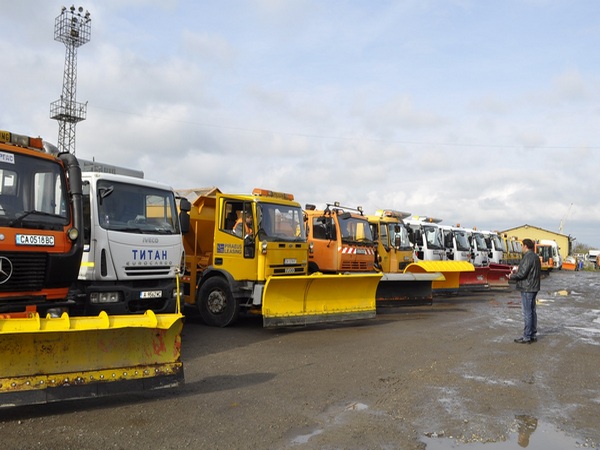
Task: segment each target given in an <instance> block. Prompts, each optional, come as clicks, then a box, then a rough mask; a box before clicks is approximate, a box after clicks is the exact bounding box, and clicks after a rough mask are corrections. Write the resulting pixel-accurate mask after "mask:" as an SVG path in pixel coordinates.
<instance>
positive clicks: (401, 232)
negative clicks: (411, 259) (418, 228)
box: [387, 223, 412, 250]
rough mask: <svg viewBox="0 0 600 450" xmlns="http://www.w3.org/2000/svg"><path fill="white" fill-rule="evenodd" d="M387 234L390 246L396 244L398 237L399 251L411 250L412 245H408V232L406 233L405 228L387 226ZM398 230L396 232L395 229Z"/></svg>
mask: <svg viewBox="0 0 600 450" xmlns="http://www.w3.org/2000/svg"><path fill="white" fill-rule="evenodd" d="M387 227H388V234H389V236H390V242H391V244H392V246H393V245H394V243H395V242H396V236H400V247H399V248H398V249H399V250H405V249H406V250H408V249H412V245H411V243H410V239H408V231H406V227H405V226H404V225H398V224H396V223H389V224H387ZM397 228H398V231H396V229H397Z"/></svg>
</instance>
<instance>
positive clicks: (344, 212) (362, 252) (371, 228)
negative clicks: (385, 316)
mask: <svg viewBox="0 0 600 450" xmlns="http://www.w3.org/2000/svg"><path fill="white" fill-rule="evenodd" d="M304 215H305V220H306V224H307V225H306V227H307V234H308V240H309V244H310V253H309V271H310V272H324V273H331V274H334V273H369V272H370V273H378V272H379V273H381V280H380V281H379V284H378V285H377V292H376V303H377V306H408V305H415V304H430V303H431V301H432V289H431V285H432V280H433V279H438V278H439V277H440V274H439V273H436V274H434V275H431V274H413V273H404V267H405V263H408V265H409V266H410V264H411V263H412V248H411V249H410V252H408V253H406V252H405V250H404V247H403V245H405V244H406V242H404V244H402V243H400V242H399V241H398V242H396V235H394V237H393V239H394V243H393V246H392V244H390V243H389V237H390V236H389V234H390V233H395V226H396V225H397V223H393V224H392V223H388V222H387V220H388V219H387V218H382V217H379V218H378V219H377V220H376V221H375V222H374V223H370V222H369V219H368V217H367V216H365V215H364V214H363V211H362V208H361V207H357V208H350V207H345V206H341V205H340V203H339V202H334V203H329V204H327V205H326V206H325V209H322V210H319V209H316V207H315V206H314V205H310V204H309V205H306V207H305V211H304ZM389 220H391V221H394V220H395V221H396V222H397V217H396V218H394V219H393V220H392V219H389ZM390 225H391V228H390ZM401 231H402V230H401V229H400V228H399V229H398V234H397V236H398V239H401V234H400V233H401ZM373 232H375V233H376V234H377V238H375V237H374V235H373ZM386 247H387V248H386ZM400 248H402V250H400ZM405 256H406V257H408V258H410V261H408V260H407V261H405V260H404V258H405ZM398 257H399V258H400V259H401V261H396V258H398ZM392 259H393V260H394V262H392ZM401 267H402V268H403V269H402V270H401Z"/></svg>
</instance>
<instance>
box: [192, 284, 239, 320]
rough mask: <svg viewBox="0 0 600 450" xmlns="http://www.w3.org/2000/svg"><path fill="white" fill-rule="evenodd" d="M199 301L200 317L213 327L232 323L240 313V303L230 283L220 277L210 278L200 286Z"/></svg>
mask: <svg viewBox="0 0 600 450" xmlns="http://www.w3.org/2000/svg"><path fill="white" fill-rule="evenodd" d="M197 303H198V310H199V312H200V317H202V320H203V321H204V323H206V325H210V326H212V327H226V326H228V325H231V324H232V323H234V322H235V321H236V320H237V318H238V316H239V313H240V304H239V302H238V301H237V300H236V299H235V298H233V294H232V293H231V289H229V284H228V283H227V282H226V281H225V280H223V279H222V278H219V277H213V278H209V279H208V280H206V282H205V283H204V284H203V285H202V286H201V287H200V290H199V291H198V299H197Z"/></svg>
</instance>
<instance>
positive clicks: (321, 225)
mask: <svg viewBox="0 0 600 450" xmlns="http://www.w3.org/2000/svg"><path fill="white" fill-rule="evenodd" d="M350 210H352V211H350ZM304 219H305V223H306V230H307V236H308V242H309V255H308V271H309V273H314V272H322V273H343V272H373V271H374V270H375V267H374V264H375V250H376V246H377V244H376V242H374V240H373V236H372V234H371V228H370V225H369V221H368V220H367V217H365V216H363V214H362V208H360V207H358V208H356V209H352V208H347V207H341V206H340V205H339V203H337V202H336V203H333V204H327V206H326V208H325V209H324V210H317V209H316V207H315V206H314V205H306V208H305V211H304Z"/></svg>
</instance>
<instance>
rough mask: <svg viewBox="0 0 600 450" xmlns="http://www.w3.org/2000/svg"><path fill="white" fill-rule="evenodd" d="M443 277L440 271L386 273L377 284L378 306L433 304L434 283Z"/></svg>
mask: <svg viewBox="0 0 600 450" xmlns="http://www.w3.org/2000/svg"><path fill="white" fill-rule="evenodd" d="M443 278H444V277H443V275H442V274H441V273H439V272H434V273H410V272H409V273H384V274H383V277H381V281H379V284H378V285H377V307H394V306H421V305H431V304H432V302H433V290H432V283H433V281H436V280H438V281H439V280H442V279H443Z"/></svg>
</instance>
